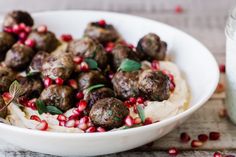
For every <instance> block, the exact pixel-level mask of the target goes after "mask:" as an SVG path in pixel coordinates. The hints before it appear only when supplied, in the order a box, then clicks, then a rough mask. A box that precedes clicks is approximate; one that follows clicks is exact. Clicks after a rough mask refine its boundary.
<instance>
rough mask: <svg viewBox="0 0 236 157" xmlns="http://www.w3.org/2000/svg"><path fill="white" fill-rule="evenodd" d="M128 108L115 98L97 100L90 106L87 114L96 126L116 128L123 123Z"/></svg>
mask: <svg viewBox="0 0 236 157" xmlns="http://www.w3.org/2000/svg"><path fill="white" fill-rule="evenodd" d="M128 114H129V109H128V108H127V107H126V106H125V105H124V104H123V102H122V101H120V100H119V99H116V98H104V99H100V100H98V101H97V102H96V103H95V104H94V105H93V107H92V109H91V111H90V113H89V116H90V118H91V120H92V122H93V124H94V125H96V126H101V127H104V128H108V129H113V128H118V127H121V126H122V125H123V124H124V119H125V117H126V116H128Z"/></svg>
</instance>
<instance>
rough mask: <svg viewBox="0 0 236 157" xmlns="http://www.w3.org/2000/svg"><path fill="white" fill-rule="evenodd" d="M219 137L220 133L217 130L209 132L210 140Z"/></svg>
mask: <svg viewBox="0 0 236 157" xmlns="http://www.w3.org/2000/svg"><path fill="white" fill-rule="evenodd" d="M219 138H220V133H219V132H215V131H212V132H210V133H209V139H210V140H212V141H216V140H219Z"/></svg>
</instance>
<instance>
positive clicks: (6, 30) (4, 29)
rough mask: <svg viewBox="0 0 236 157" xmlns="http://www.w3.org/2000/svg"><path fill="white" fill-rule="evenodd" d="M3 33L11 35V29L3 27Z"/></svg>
mask: <svg viewBox="0 0 236 157" xmlns="http://www.w3.org/2000/svg"><path fill="white" fill-rule="evenodd" d="M3 31H4V32H7V33H13V29H12V28H11V27H4V28H3Z"/></svg>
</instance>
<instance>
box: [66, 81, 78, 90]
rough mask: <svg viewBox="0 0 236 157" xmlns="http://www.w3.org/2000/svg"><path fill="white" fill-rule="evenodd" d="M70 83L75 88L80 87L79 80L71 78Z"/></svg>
mask: <svg viewBox="0 0 236 157" xmlns="http://www.w3.org/2000/svg"><path fill="white" fill-rule="evenodd" d="M68 85H69V86H71V87H72V88H74V89H78V83H77V81H76V80H74V79H70V80H69V81H68Z"/></svg>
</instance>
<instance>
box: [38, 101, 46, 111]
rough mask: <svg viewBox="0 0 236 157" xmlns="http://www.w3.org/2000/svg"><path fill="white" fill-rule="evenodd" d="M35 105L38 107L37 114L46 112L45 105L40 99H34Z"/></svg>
mask: <svg viewBox="0 0 236 157" xmlns="http://www.w3.org/2000/svg"><path fill="white" fill-rule="evenodd" d="M36 107H37V109H38V113H39V114H43V113H45V112H47V107H46V105H45V104H44V102H43V101H42V100H37V101H36Z"/></svg>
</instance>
